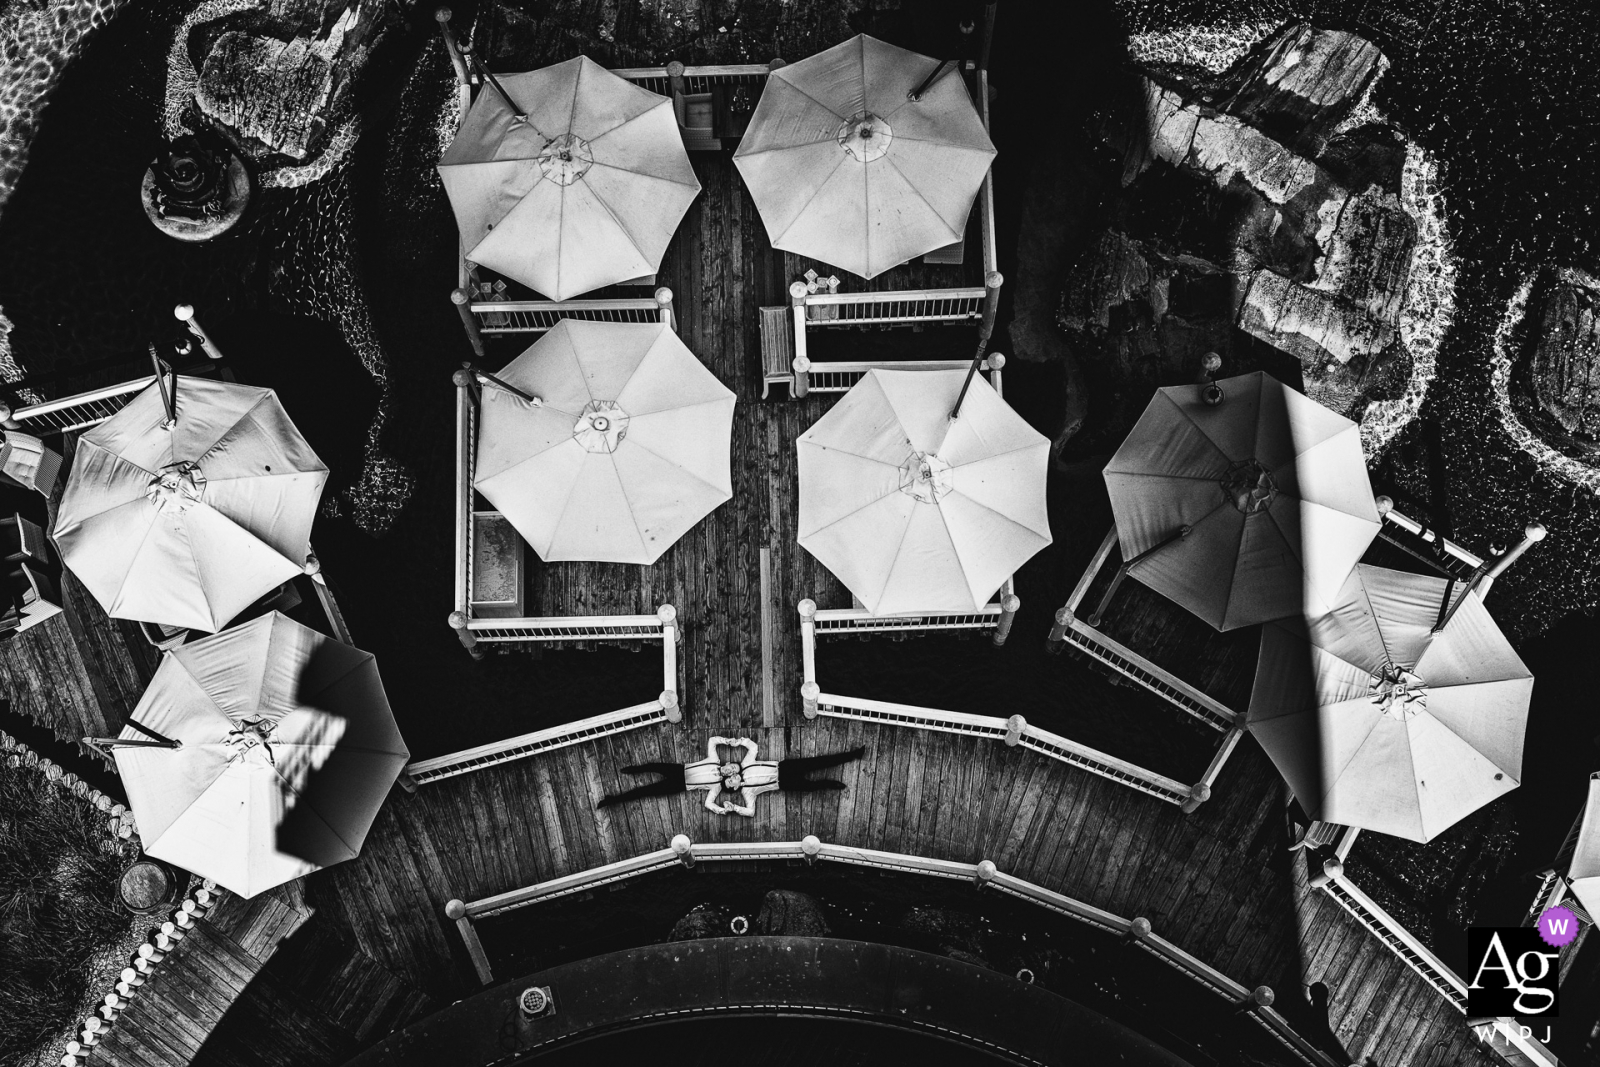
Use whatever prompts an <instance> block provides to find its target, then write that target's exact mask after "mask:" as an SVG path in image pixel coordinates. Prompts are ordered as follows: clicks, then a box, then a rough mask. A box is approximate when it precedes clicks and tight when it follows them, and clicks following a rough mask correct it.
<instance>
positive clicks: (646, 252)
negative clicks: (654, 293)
mask: <svg viewBox="0 0 1600 1067" xmlns="http://www.w3.org/2000/svg"><path fill="white" fill-rule="evenodd" d="M496 79H497V80H498V81H499V83H500V85H501V87H502V88H504V89H505V91H506V94H507V95H509V96H510V97H511V99H512V100H514V101H515V102H516V103H517V105H518V107H520V108H525V109H526V117H525V118H519V117H518V115H517V114H516V113H515V112H514V111H513V110H512V109H511V108H510V107H508V106H507V105H506V102H505V100H504V99H503V98H502V97H501V96H500V94H499V92H497V91H496V90H495V88H494V86H492V85H485V86H484V87H483V88H482V89H480V90H479V92H478V98H477V99H476V100H474V101H473V102H472V108H471V110H470V111H468V112H467V117H466V121H465V122H463V123H462V126H461V131H460V132H459V133H457V134H456V139H455V141H454V142H452V143H451V145H450V147H449V149H448V150H446V151H445V153H444V156H443V157H442V158H441V159H440V160H439V177H440V179H441V180H442V181H443V182H444V189H445V193H446V194H447V195H448V196H449V197H450V206H451V207H452V208H454V209H455V214H456V225H457V226H458V227H459V228H460V231H461V242H462V248H463V249H464V250H465V252H466V257H467V259H469V260H470V261H472V262H473V263H478V264H481V265H482V266H485V267H488V268H489V269H490V270H493V271H498V272H499V273H501V274H504V275H505V276H506V277H508V278H514V279H516V280H517V281H519V282H522V283H523V284H524V285H527V286H529V287H530V288H533V289H536V290H538V291H539V292H541V293H543V294H544V295H545V296H548V297H549V298H550V299H552V300H567V299H570V298H572V297H574V296H577V295H579V294H580V293H587V292H589V291H590V290H593V289H599V288H601V287H602V286H607V285H613V284H615V283H617V282H623V281H627V280H629V279H631V278H639V277H642V276H644V275H648V274H654V273H655V272H656V269H657V268H658V267H660V265H661V256H662V254H663V253H665V252H666V250H667V242H668V241H670V240H671V239H672V234H673V232H674V231H675V230H677V228H678V223H679V222H681V221H682V219H683V214H684V212H686V211H688V210H689V205H690V204H691V203H692V202H693V201H694V198H695V196H696V195H698V194H699V192H700V182H699V180H698V179H696V178H695V176H694V168H693V167H692V166H691V165H690V163H689V155H688V153H687V152H686V151H685V150H684V147H683V136H682V134H680V133H679V132H678V121H677V118H676V116H675V115H674V114H673V110H672V101H671V100H670V99H668V98H667V97H664V96H661V95H659V94H657V93H652V92H650V91H649V90H648V89H642V88H640V87H639V86H637V85H634V84H633V83H632V82H630V81H628V80H627V79H625V78H619V77H617V76H616V75H615V74H612V73H611V72H610V71H608V70H606V69H605V68H604V67H602V66H600V65H599V64H598V63H595V62H593V61H592V60H590V59H589V58H588V57H587V56H579V57H578V58H577V59H569V60H567V61H566V62H565V63H557V64H556V65H555V66H553V67H545V68H543V69H541V70H536V71H532V72H530V73H527V74H501V75H497V76H496Z"/></svg>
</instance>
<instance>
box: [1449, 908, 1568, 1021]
mask: <svg viewBox="0 0 1600 1067" xmlns="http://www.w3.org/2000/svg"><path fill="white" fill-rule="evenodd" d="M1560 956H1561V953H1560V951H1559V950H1557V949H1553V948H1551V947H1550V946H1549V945H1547V944H1545V943H1544V939H1543V938H1542V937H1540V936H1539V931H1538V930H1537V929H1536V928H1534V927H1532V926H1473V927H1470V928H1468V930H1467V965H1468V975H1467V1014H1468V1015H1471V1016H1477V1017H1480V1018H1484V1017H1491V1016H1492V1017H1496V1018H1498V1017H1502V1016H1514V1017H1516V1018H1525V1019H1526V1018H1533V1019H1554V1018H1556V1017H1557V1016H1556V993H1557V981H1558V978H1559V975H1560V973H1561V968H1560V967H1559V966H1558V965H1557V961H1558V960H1559V959H1560Z"/></svg>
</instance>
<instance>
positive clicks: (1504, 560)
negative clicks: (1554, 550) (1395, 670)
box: [1433, 522, 1545, 633]
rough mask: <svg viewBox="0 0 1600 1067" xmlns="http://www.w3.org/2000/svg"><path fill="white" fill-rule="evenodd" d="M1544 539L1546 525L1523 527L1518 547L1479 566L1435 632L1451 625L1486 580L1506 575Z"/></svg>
mask: <svg viewBox="0 0 1600 1067" xmlns="http://www.w3.org/2000/svg"><path fill="white" fill-rule="evenodd" d="M1544 539H1545V528H1544V523H1542V522H1530V523H1528V525H1527V526H1525V527H1523V530H1522V540H1521V541H1519V542H1517V544H1516V546H1515V547H1513V548H1512V549H1511V551H1510V552H1507V553H1506V554H1505V555H1503V556H1501V557H1500V559H1499V560H1497V561H1494V560H1487V559H1486V560H1484V561H1483V562H1482V563H1480V564H1478V566H1477V567H1476V568H1474V569H1473V571H1472V577H1470V578H1468V579H1467V587H1466V588H1465V589H1463V590H1462V591H1461V595H1460V596H1459V597H1457V598H1456V602H1455V603H1454V604H1451V605H1450V610H1449V611H1447V612H1445V614H1444V617H1443V618H1441V619H1440V620H1439V624H1438V625H1437V626H1435V627H1434V628H1433V632H1434V633H1439V632H1440V631H1441V630H1443V629H1444V628H1445V627H1446V626H1449V625H1450V620H1451V619H1453V618H1455V615H1456V612H1457V611H1459V610H1460V609H1461V605H1462V603H1463V602H1464V601H1465V600H1466V599H1467V594H1468V593H1470V592H1472V591H1473V590H1474V589H1476V588H1478V586H1479V585H1481V584H1482V583H1483V582H1484V581H1485V580H1487V581H1490V582H1492V581H1493V580H1494V579H1495V578H1497V577H1498V576H1499V575H1501V574H1502V573H1504V571H1505V569H1506V568H1507V567H1509V566H1511V565H1512V564H1513V563H1515V562H1516V561H1517V559H1518V558H1519V557H1521V555H1522V554H1523V553H1524V552H1526V551H1528V549H1529V548H1531V547H1533V546H1534V545H1535V544H1537V543H1538V542H1540V541H1543V540H1544Z"/></svg>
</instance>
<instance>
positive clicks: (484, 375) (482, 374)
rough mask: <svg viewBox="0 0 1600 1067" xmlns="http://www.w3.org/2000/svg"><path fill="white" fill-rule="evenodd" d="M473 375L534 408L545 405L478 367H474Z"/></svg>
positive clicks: (531, 395)
mask: <svg viewBox="0 0 1600 1067" xmlns="http://www.w3.org/2000/svg"><path fill="white" fill-rule="evenodd" d="M472 373H473V374H476V375H477V376H478V378H479V379H481V380H482V381H486V382H488V383H489V384H490V385H492V386H494V387H495V388H496V389H501V390H504V391H505V392H507V393H510V394H511V395H512V396H517V397H521V398H522V399H523V400H526V401H527V402H528V403H530V404H532V405H533V406H534V407H541V406H543V404H544V401H543V400H541V399H539V398H538V397H536V396H534V395H533V394H532V393H524V392H523V391H522V390H521V389H518V388H517V387H516V386H514V385H507V384H506V383H505V382H503V381H501V380H500V379H499V378H496V377H495V376H494V375H492V374H490V373H489V372H488V371H486V370H478V369H477V368H476V367H474V368H473V370H472Z"/></svg>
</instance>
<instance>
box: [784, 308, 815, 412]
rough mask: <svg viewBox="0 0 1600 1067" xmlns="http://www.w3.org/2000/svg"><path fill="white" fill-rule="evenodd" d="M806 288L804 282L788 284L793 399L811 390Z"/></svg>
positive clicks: (791, 394) (791, 395) (791, 396)
mask: <svg viewBox="0 0 1600 1067" xmlns="http://www.w3.org/2000/svg"><path fill="white" fill-rule="evenodd" d="M808 291H809V290H808V289H807V288H806V283H805V282H791V283H790V285H789V303H790V304H791V305H792V307H793V310H794V363H793V366H794V384H793V385H792V386H791V387H790V389H789V396H790V398H791V399H794V400H803V399H804V398H805V395H806V393H808V392H810V390H811V379H810V377H809V374H810V371H811V360H810V359H808V358H807V356H806V293H807V292H808Z"/></svg>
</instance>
